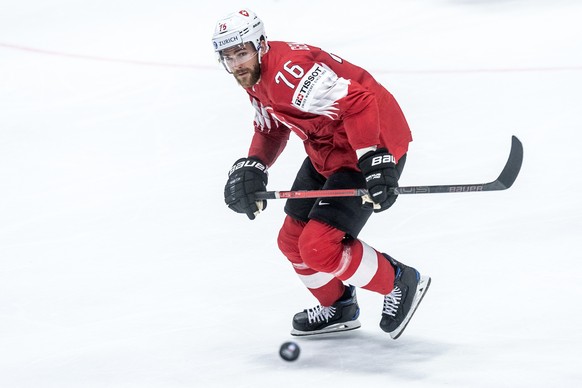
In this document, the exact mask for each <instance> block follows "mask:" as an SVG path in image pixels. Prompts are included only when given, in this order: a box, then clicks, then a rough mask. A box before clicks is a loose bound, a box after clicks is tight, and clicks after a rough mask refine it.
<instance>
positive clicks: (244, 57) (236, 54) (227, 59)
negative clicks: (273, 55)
mask: <svg viewBox="0 0 582 388" xmlns="http://www.w3.org/2000/svg"><path fill="white" fill-rule="evenodd" d="M258 54H259V52H258V51H257V50H255V48H254V47H253V45H252V44H248V45H246V44H244V43H243V44H239V45H238V46H234V47H230V48H228V49H225V50H222V51H219V52H218V59H219V61H220V63H222V65H223V66H224V68H225V69H226V71H228V72H229V73H232V72H233V71H234V69H236V67H237V66H240V65H242V64H244V63H246V62H248V61H250V60H251V59H253V58H254V57H256V56H257V55H258Z"/></svg>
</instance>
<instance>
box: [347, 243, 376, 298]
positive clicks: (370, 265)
mask: <svg viewBox="0 0 582 388" xmlns="http://www.w3.org/2000/svg"><path fill="white" fill-rule="evenodd" d="M360 243H361V244H362V261H361V262H360V265H359V266H358V269H356V272H355V273H354V274H353V275H352V276H351V277H350V278H349V279H346V283H348V284H352V285H354V286H356V287H364V286H365V285H367V284H368V283H370V281H372V278H373V277H374V275H376V272H377V271H378V254H377V253H376V251H375V250H374V249H373V248H372V247H370V246H369V245H368V244H366V243H365V242H363V241H360Z"/></svg>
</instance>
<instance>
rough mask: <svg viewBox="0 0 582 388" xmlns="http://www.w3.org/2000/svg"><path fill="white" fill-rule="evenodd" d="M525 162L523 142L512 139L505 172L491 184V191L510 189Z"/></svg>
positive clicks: (515, 138) (504, 168) (513, 137)
mask: <svg viewBox="0 0 582 388" xmlns="http://www.w3.org/2000/svg"><path fill="white" fill-rule="evenodd" d="M522 162H523V145H522V144H521V141H519V139H518V138H517V137H515V136H512V137H511V151H510V152H509V158H508V159H507V163H506V164H505V167H503V171H501V174H499V178H497V180H495V181H493V182H491V183H490V185H491V186H492V187H491V188H489V189H490V190H505V189H509V188H510V187H511V185H513V182H515V179H516V178H517V176H518V175H519V170H521V163H522Z"/></svg>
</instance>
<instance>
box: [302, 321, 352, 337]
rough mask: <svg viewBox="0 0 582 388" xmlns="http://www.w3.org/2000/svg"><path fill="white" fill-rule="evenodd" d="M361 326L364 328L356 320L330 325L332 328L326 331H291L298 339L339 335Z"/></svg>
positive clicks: (327, 328)
mask: <svg viewBox="0 0 582 388" xmlns="http://www.w3.org/2000/svg"><path fill="white" fill-rule="evenodd" d="M360 326H362V325H361V324H360V321H358V320H357V319H355V320H353V321H349V322H342V323H336V324H334V325H330V326H328V327H326V328H325V329H321V330H313V331H301V330H296V329H293V330H291V335H294V336H297V337H305V336H308V335H319V334H328V333H339V332H342V331H349V330H355V329H357V328H359V327H360Z"/></svg>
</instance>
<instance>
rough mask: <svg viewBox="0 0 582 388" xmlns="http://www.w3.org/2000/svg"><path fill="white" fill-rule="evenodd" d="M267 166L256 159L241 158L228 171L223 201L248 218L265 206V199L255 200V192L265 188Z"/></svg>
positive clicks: (253, 217) (251, 217) (253, 216)
mask: <svg viewBox="0 0 582 388" xmlns="http://www.w3.org/2000/svg"><path fill="white" fill-rule="evenodd" d="M267 182H268V176H267V167H266V166H265V165H264V164H263V163H262V162H261V161H259V160H258V159H254V158H241V159H239V160H237V161H236V162H235V163H234V165H233V166H232V168H231V169H230V171H229V173H228V180H227V182H226V186H224V202H226V204H227V205H228V207H229V208H231V209H232V210H234V211H235V212H237V213H245V214H246V215H247V217H249V219H251V220H254V219H255V216H256V215H257V214H258V213H259V212H260V211H261V210H263V209H265V208H266V207H267V201H266V200H261V201H257V200H255V194H254V193H255V192H257V191H265V190H266V188H267Z"/></svg>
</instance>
